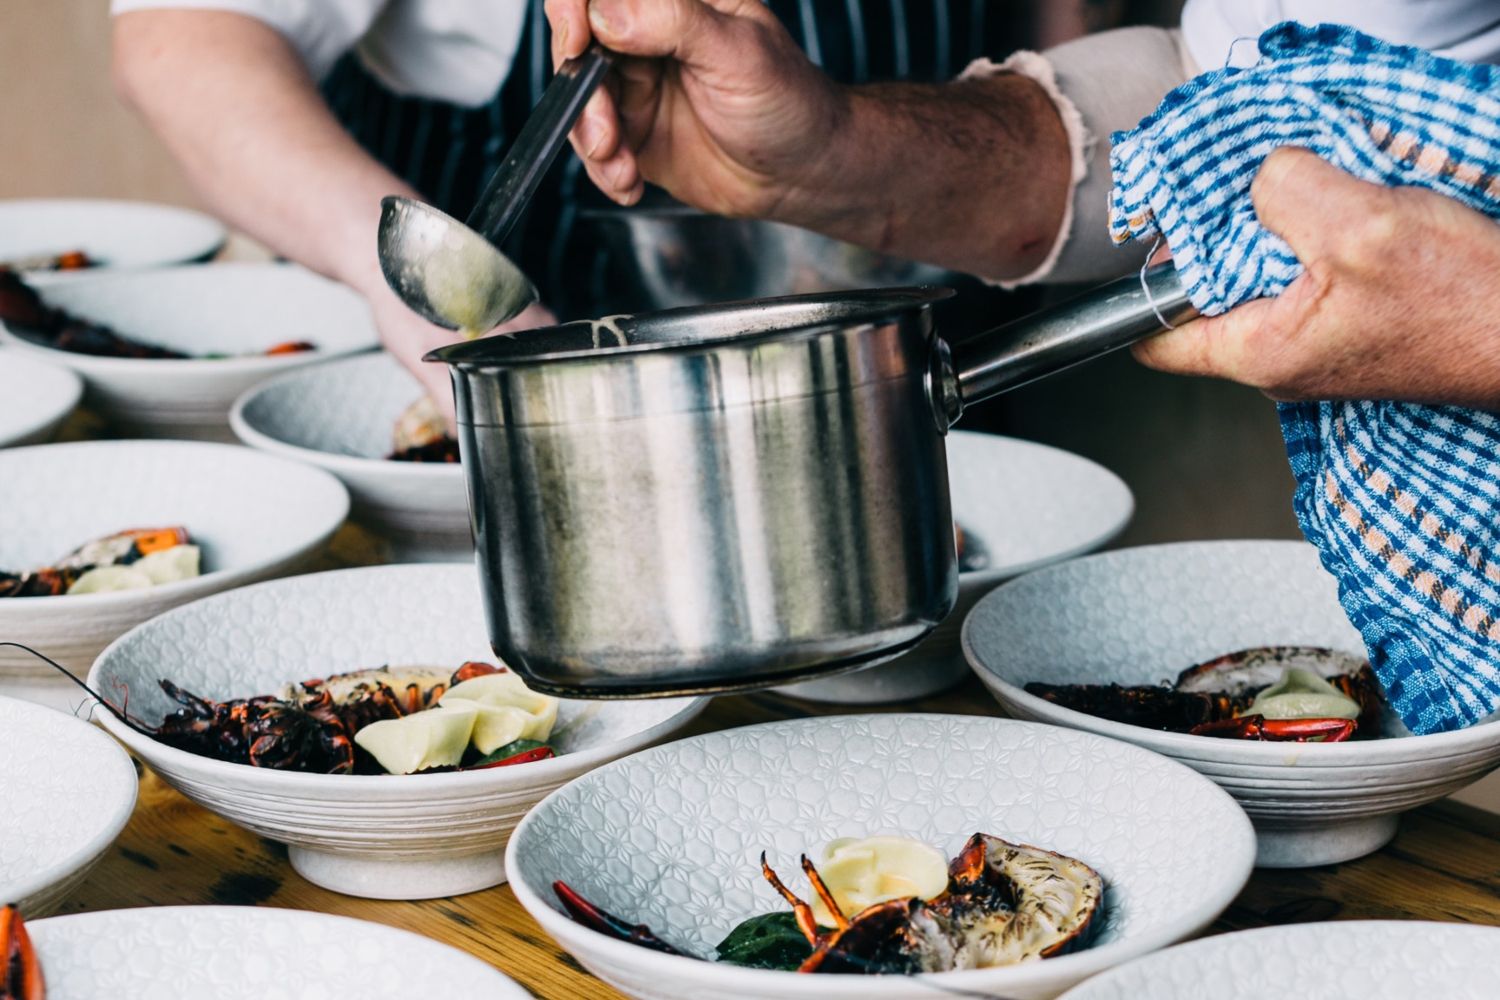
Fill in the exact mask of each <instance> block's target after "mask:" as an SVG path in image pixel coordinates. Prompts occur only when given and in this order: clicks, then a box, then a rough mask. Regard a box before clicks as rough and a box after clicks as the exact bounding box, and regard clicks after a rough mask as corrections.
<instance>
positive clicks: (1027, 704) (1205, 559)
mask: <svg viewBox="0 0 1500 1000" xmlns="http://www.w3.org/2000/svg"><path fill="white" fill-rule="evenodd" d="M1265 645H1309V646H1329V647H1333V648H1336V649H1342V650H1346V651H1349V652H1353V653H1359V654H1361V655H1363V651H1364V644H1363V642H1362V641H1361V639H1360V636H1359V633H1358V632H1356V631H1355V630H1354V628H1353V626H1351V625H1350V624H1349V622H1348V619H1347V618H1346V617H1345V615H1344V612H1343V609H1342V608H1341V607H1340V605H1339V602H1338V594H1337V587H1336V584H1335V582H1334V580H1333V578H1332V577H1331V576H1329V575H1328V574H1327V572H1326V571H1325V570H1324V569H1323V568H1322V566H1321V565H1320V564H1319V562H1318V556H1317V552H1316V550H1314V549H1313V547H1312V546H1310V545H1308V544H1306V543H1304V542H1295V541H1222V542H1183V543H1176V544H1170V545H1150V546H1141V547H1138V548H1131V549H1122V550H1118V551H1115V552H1106V553H1103V554H1100V555H1095V556H1088V557H1086V558H1083V559H1076V560H1073V561H1072V562H1068V563H1063V564H1060V565H1056V566H1051V567H1048V568H1046V569H1042V570H1038V571H1036V572H1034V573H1030V574H1028V575H1026V576H1023V577H1021V578H1019V579H1017V580H1013V581H1011V582H1010V583H1006V584H1003V585H1002V586H1000V587H999V588H997V589H996V590H994V591H992V592H991V593H989V594H988V595H986V596H985V597H984V598H983V599H981V600H980V601H979V603H978V604H977V605H975V607H974V610H973V611H971V612H970V614H969V617H968V618H967V619H966V620H965V622H964V627H963V647H964V655H965V656H966V657H967V658H968V660H969V663H970V665H971V666H972V667H973V669H974V672H975V673H976V674H978V675H979V678H980V680H982V681H983V682H984V683H985V685H986V686H987V687H988V688H989V689H990V690H991V692H992V693H993V694H994V695H995V697H996V699H997V700H999V702H1000V703H1001V705H1002V706H1004V707H1005V708H1006V709H1007V711H1009V712H1011V713H1012V714H1014V715H1018V716H1020V717H1024V718H1031V719H1037V720H1040V721H1043V722H1048V723H1052V724H1054V725H1060V726H1066V727H1068V728H1071V729H1081V730H1087V731H1089V732H1093V733H1099V734H1101V735H1104V736H1110V737H1113V738H1116V739H1120V740H1125V741H1127V742H1130V743H1135V744H1138V745H1140V746H1145V747H1149V748H1151V749H1153V750H1156V751H1158V752H1160V753H1165V754H1168V755H1170V756H1172V757H1175V758H1177V759H1180V760H1184V761H1189V762H1192V763H1193V764H1195V765H1198V764H1205V765H1208V766H1220V765H1228V766H1238V767H1241V768H1244V769H1246V771H1247V772H1255V771H1258V772H1259V773H1260V774H1261V775H1264V776H1271V777H1275V776H1278V775H1280V776H1281V777H1283V778H1284V779H1285V781H1286V782H1287V785H1286V791H1285V794H1294V792H1295V790H1294V789H1293V787H1292V783H1293V782H1304V783H1306V782H1311V781H1313V780H1314V779H1315V778H1316V780H1317V782H1318V783H1319V785H1320V786H1322V787H1325V788H1326V787H1328V786H1331V785H1336V784H1345V783H1348V784H1349V785H1350V788H1351V794H1353V791H1352V790H1353V788H1354V786H1353V782H1354V780H1355V779H1354V778H1352V777H1350V778H1341V777H1340V776H1339V770H1340V769H1344V768H1353V767H1364V766H1378V765H1383V766H1399V765H1414V764H1418V763H1422V762H1431V763H1434V764H1437V763H1439V762H1441V761H1442V760H1443V759H1445V758H1452V757H1461V756H1470V755H1481V756H1487V757H1490V758H1492V760H1493V761H1494V762H1496V763H1500V723H1497V720H1496V717H1491V719H1490V720H1487V721H1486V722H1483V723H1480V724H1479V725H1476V726H1473V727H1470V728H1468V729H1463V730H1457V731H1454V732H1448V733H1435V734H1430V735H1425V736H1413V735H1410V734H1407V735H1404V736H1400V737H1390V738H1381V739H1377V740H1368V741H1353V742H1347V743H1334V744H1312V743H1307V744H1287V743H1271V742H1266V743H1261V742H1255V741H1242V740H1226V739H1214V738H1210V737H1201V736H1189V735H1187V734H1185V733H1166V732H1159V731H1157V730H1152V729H1146V728H1143V727H1140V726H1131V725H1127V724H1125V723H1120V722H1111V721H1109V720H1106V719H1100V718H1096V717H1094V716H1091V715H1086V714H1084V713H1082V712H1075V711H1073V710H1071V709H1067V708H1063V707H1061V706H1058V705H1054V704H1052V703H1051V702H1048V701H1045V700H1044V699H1042V698H1038V697H1036V696H1034V695H1030V694H1027V693H1026V691H1025V690H1024V685H1025V684H1027V683H1029V682H1031V681H1042V682H1046V683H1050V684H1072V683H1095V684H1107V683H1112V682H1113V683H1119V684H1151V683H1159V682H1163V681H1170V680H1171V679H1173V678H1175V677H1176V676H1177V674H1178V672H1179V671H1181V670H1182V669H1184V668H1185V667H1188V666H1191V665H1192V664H1194V663H1201V662H1203V661H1205V660H1208V659H1211V658H1213V657H1215V656H1219V655H1221V654H1224V653H1229V652H1234V651H1236V650H1239V649H1245V648H1249V647H1252V646H1265ZM1381 790H1382V789H1381V787H1380V786H1378V785H1372V786H1369V787H1367V788H1365V789H1364V791H1367V792H1368V793H1369V794H1378V793H1379V792H1380V791H1381ZM1313 793H1314V794H1316V790H1313Z"/></svg>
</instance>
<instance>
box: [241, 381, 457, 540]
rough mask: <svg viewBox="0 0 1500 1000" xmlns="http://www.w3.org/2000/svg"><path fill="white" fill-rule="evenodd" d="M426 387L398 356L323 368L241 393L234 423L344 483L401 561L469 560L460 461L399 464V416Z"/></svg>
mask: <svg viewBox="0 0 1500 1000" xmlns="http://www.w3.org/2000/svg"><path fill="white" fill-rule="evenodd" d="M421 396H422V387H421V385H420V384H419V383H418V382H417V380H416V379H415V378H413V377H412V376H411V374H410V373H409V372H407V370H406V369H405V368H402V367H401V365H400V364H399V363H398V362H397V361H396V359H395V358H393V357H391V356H390V355H389V354H384V353H380V354H371V355H368V356H365V357H358V358H346V359H344V360H341V361H333V362H330V363H328V364H326V365H317V366H314V367H312V368H307V369H304V370H302V371H298V372H292V373H290V374H287V375H283V376H281V377H280V378H276V379H272V380H271V381H269V382H267V383H265V384H264V385H260V386H257V387H256V388H254V389H251V390H250V391H249V392H247V393H246V394H245V395H243V396H241V397H240V399H239V400H238V401H236V402H235V404H234V409H233V410H232V411H231V412H230V415H229V422H230V425H231V426H232V427H233V428H234V432H235V434H237V435H238V436H239V438H240V440H241V441H243V442H245V443H246V444H248V445H250V446H251V447H252V448H259V449H261V450H262V451H268V452H271V453H272V454H276V455H285V456H287V457H289V458H295V459H298V460H299V461H303V462H307V463H309V464H312V465H316V466H318V467H319V468H321V469H327V470H328V471H329V472H331V473H333V474H334V475H336V476H338V477H339V478H340V479H341V480H343V482H344V485H345V486H347V487H349V494H350V496H351V497H352V498H353V501H354V517H355V519H356V520H358V521H360V523H362V524H363V525H365V527H367V528H369V529H370V530H371V531H372V532H374V533H375V534H376V535H378V536H379V537H380V538H382V539H383V540H384V541H385V542H386V543H387V545H388V548H389V551H388V555H389V556H390V557H391V558H393V559H398V560H414V561H415V560H460V559H461V560H469V561H472V559H473V558H474V542H473V539H472V537H471V536H470V533H469V499H468V494H467V492H466V490H465V486H464V475H463V468H462V466H459V465H456V464H454V465H443V464H427V463H420V462H392V461H389V460H387V459H386V455H388V454H390V451H391V433H392V431H393V430H394V429H395V426H396V418H397V417H399V416H400V415H401V412H402V411H403V410H405V409H406V408H407V407H408V406H410V405H411V404H412V403H414V402H415V401H416V400H418V399H420V398H421Z"/></svg>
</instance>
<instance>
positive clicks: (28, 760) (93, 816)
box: [0, 697, 139, 919]
mask: <svg viewBox="0 0 1500 1000" xmlns="http://www.w3.org/2000/svg"><path fill="white" fill-rule="evenodd" d="M138 784H139V782H138V781H137V780H136V774H135V765H134V764H132V763H131V762H130V758H129V757H128V756H126V754H125V751H123V750H121V749H120V747H119V745H118V744H117V743H115V741H114V740H112V739H110V738H109V737H108V736H106V735H104V734H103V733H102V732H100V731H99V730H98V729H97V728H96V727H94V726H91V725H89V724H88V723H87V722H83V721H82V720H80V719H74V718H72V717H70V716H67V715H64V714H63V713H61V712H54V711H52V710H51V709H50V708H43V707H42V706H40V705H33V704H31V703H30V702H25V701H18V700H16V699H15V698H5V697H0V803H4V806H3V808H0V902H6V903H16V904H17V905H19V906H20V908H21V913H22V915H23V916H25V917H27V918H28V919H29V918H34V917H42V916H46V915H47V914H48V913H50V912H51V911H52V910H54V909H56V907H57V905H58V904H59V903H61V902H62V900H63V898H64V897H65V896H67V894H68V893H69V892H70V891H72V889H73V888H74V887H75V886H77V885H78V883H80V882H82V881H83V879H84V877H85V876H86V875H88V873H89V870H90V869H91V868H93V867H94V865H95V864H96V863H98V861H99V859H100V858H102V857H103V856H104V852H105V851H107V850H109V845H110V844H112V843H114V840H115V837H117V836H119V833H120V831H121V830H123V829H124V828H125V824H126V822H127V821H129V819H130V813H131V811H132V810H134V809H135V795H136V789H137V786H138Z"/></svg>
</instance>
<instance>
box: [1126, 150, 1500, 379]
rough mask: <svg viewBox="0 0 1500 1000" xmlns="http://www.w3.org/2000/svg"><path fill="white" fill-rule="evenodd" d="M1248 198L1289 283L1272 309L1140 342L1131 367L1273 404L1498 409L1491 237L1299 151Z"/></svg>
mask: <svg viewBox="0 0 1500 1000" xmlns="http://www.w3.org/2000/svg"><path fill="white" fill-rule="evenodd" d="M1251 198H1252V199H1253V201H1254V203H1255V211H1256V214H1257V215H1258V216H1259V218H1260V221H1261V224H1262V225H1264V226H1265V227H1266V228H1267V229H1269V230H1271V231H1272V232H1274V233H1276V234H1277V235H1279V236H1280V237H1281V238H1282V239H1284V240H1286V241H1287V243H1288V244H1289V245H1290V246H1291V248H1292V250H1293V251H1294V252H1295V253H1296V254H1297V257H1298V259H1299V260H1300V261H1301V262H1302V265H1303V268H1304V271H1303V273H1302V275H1301V276H1300V277H1298V278H1297V280H1296V281H1294V282H1292V284H1291V285H1290V286H1289V287H1288V288H1287V289H1286V291H1285V292H1283V293H1282V294H1281V295H1280V296H1278V297H1276V298H1273V299H1258V300H1256V301H1253V302H1247V303H1245V304H1244V305H1241V306H1239V307H1237V308H1235V309H1231V310H1230V311H1229V312H1227V313H1224V314H1223V315H1221V316H1216V317H1212V318H1205V319H1198V320H1195V321H1193V322H1191V323H1187V324H1184V325H1183V326H1181V327H1178V328H1177V329H1176V330H1172V331H1169V332H1167V333H1164V334H1161V335H1160V336H1156V337H1152V338H1150V339H1148V340H1145V341H1142V342H1141V343H1139V344H1137V345H1136V346H1135V347H1134V349H1133V350H1134V353H1135V356H1136V358H1138V359H1139V360H1140V361H1142V362H1144V363H1145V364H1147V365H1149V366H1150V367H1152V368H1157V369H1160V370H1162V371H1168V372H1176V373H1179V374H1184V375H1214V376H1219V377H1221V378H1227V379H1232V380H1234V381H1236V382H1243V383H1245V384H1247V385H1252V386H1255V387H1256V388H1259V389H1261V390H1263V391H1265V392H1266V393H1267V394H1268V395H1270V396H1272V397H1273V398H1276V399H1280V400H1314V399H1317V400H1321V399H1329V400H1332V399H1371V400H1386V399H1396V400H1407V401H1413V402H1422V403H1435V404H1442V403H1448V404H1454V405H1460V406H1473V407H1478V408H1481V409H1500V313H1497V309H1496V303H1497V302H1500V225H1497V224H1496V223H1495V222H1494V221H1493V220H1491V219H1489V218H1487V217H1486V216H1484V215H1482V214H1481V213H1479V212H1476V211H1474V210H1472V209H1470V208H1467V207H1466V206H1464V205H1461V204H1460V203H1459V202H1457V201H1454V200H1453V199H1451V198H1448V197H1445V196H1443V195H1440V194H1437V193H1435V192H1432V191H1429V190H1426V189H1424V188H1416V187H1400V188H1390V187H1384V186H1382V185H1379V184H1371V183H1368V182H1366V181H1361V180H1357V179H1355V178H1353V177H1351V176H1350V175H1348V174H1347V173H1345V172H1343V171H1342V170H1339V169H1338V168H1337V167H1334V166H1331V165H1330V164H1328V163H1326V162H1325V161H1323V160H1322V159H1320V158H1319V157H1318V156H1316V155H1314V154H1313V153H1310V152H1308V151H1307V150H1303V149H1282V150H1278V151H1276V152H1275V153H1272V154H1271V155H1270V156H1269V157H1267V158H1266V161H1265V163H1264V164H1262V166H1261V168H1260V173H1259V174H1258V175H1257V176H1256V178H1255V182H1254V184H1253V186H1252V187H1251Z"/></svg>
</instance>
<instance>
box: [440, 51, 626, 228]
mask: <svg viewBox="0 0 1500 1000" xmlns="http://www.w3.org/2000/svg"><path fill="white" fill-rule="evenodd" d="M613 62H614V55H613V53H611V52H610V51H609V50H607V49H605V48H603V47H601V46H600V45H598V44H597V43H596V44H594V45H592V46H590V47H589V49H588V51H587V52H585V53H584V54H583V55H581V56H579V57H578V58H576V59H569V60H568V61H567V62H565V63H563V64H562V65H561V66H559V67H558V69H557V72H556V74H554V75H553V77H552V82H551V83H549V84H548V85H547V89H546V91H544V92H543V93H542V99H541V100H540V101H538V102H537V104H536V107H535V108H533V109H532V112H531V117H529V118H527V119H526V124H525V125H524V126H523V127H522V128H521V132H520V134H519V135H517V136H516V141H515V142H514V143H512V144H511V147H510V149H509V150H508V151H507V152H506V154H505V159H504V160H502V161H500V166H498V167H496V168H495V172H494V173H493V174H491V175H490V180H489V183H488V184H486V185H485V188H484V192H483V193H482V194H481V195H480V196H479V201H478V202H476V203H475V205H474V210H473V211H472V212H470V213H469V218H468V225H469V228H470V229H472V230H474V231H475V232H478V233H480V234H482V235H483V236H484V238H485V239H487V240H489V241H490V242H491V243H493V244H494V245H495V246H497V247H498V246H499V245H500V244H501V243H503V242H504V241H505V237H506V236H508V235H510V231H511V229H512V228H513V227H514V226H515V224H516V220H518V219H519V218H520V217H521V213H522V212H523V211H525V209H526V205H527V203H529V202H530V201H531V196H532V195H534V194H536V189H537V185H538V184H540V183H541V182H542V177H543V176H545V175H546V173H547V168H548V167H550V166H552V161H553V160H555V159H557V154H558V153H559V152H560V151H561V150H562V148H563V146H564V144H566V143H567V141H568V132H570V131H571V130H572V128H573V123H574V122H576V121H577V120H578V116H579V115H580V114H581V113H582V112H583V107H584V105H585V104H587V103H588V102H589V98H590V97H592V96H593V94H594V89H595V88H596V87H598V86H599V81H601V80H603V79H604V74H605V73H607V72H608V71H609V67H610V65H611V63H613Z"/></svg>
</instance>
